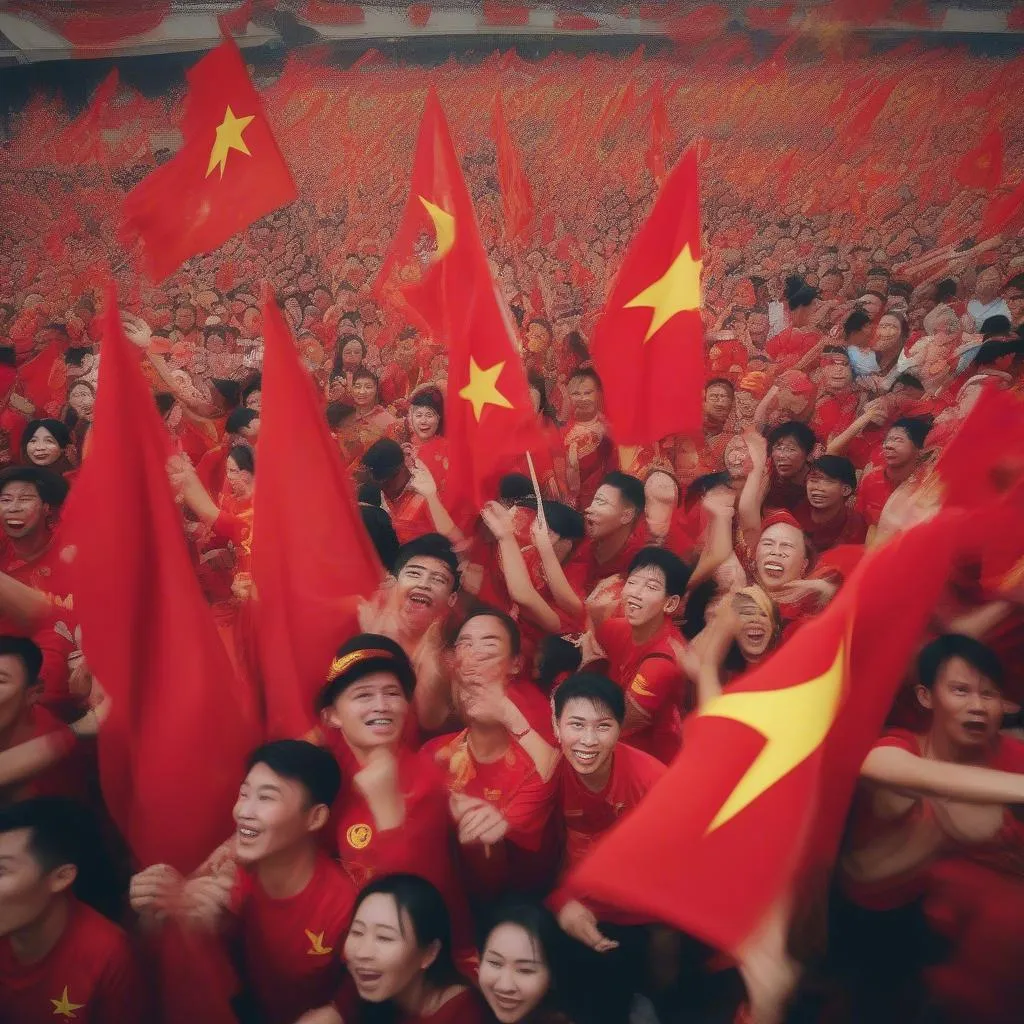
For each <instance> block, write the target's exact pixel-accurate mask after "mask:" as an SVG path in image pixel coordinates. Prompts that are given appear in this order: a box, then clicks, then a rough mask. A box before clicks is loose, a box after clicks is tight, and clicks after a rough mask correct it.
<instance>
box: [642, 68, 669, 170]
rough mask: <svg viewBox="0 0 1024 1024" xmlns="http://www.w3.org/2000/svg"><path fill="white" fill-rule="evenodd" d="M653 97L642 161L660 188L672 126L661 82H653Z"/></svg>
mask: <svg viewBox="0 0 1024 1024" xmlns="http://www.w3.org/2000/svg"><path fill="white" fill-rule="evenodd" d="M653 92H654V98H653V99H652V100H651V132H650V139H649V141H648V143H647V151H646V153H645V154H644V161H645V163H646V164H647V169H648V170H649V171H650V172H651V177H652V178H653V179H654V182H655V184H656V185H657V186H658V187H659V188H660V187H661V186H662V185H663V184H664V183H665V175H666V168H665V157H666V155H667V153H668V150H669V149H670V148H671V146H672V128H671V126H670V125H669V123H668V111H667V110H666V109H665V95H664V93H663V92H662V88H661V82H660V81H658V82H655V83H654V89H653Z"/></svg>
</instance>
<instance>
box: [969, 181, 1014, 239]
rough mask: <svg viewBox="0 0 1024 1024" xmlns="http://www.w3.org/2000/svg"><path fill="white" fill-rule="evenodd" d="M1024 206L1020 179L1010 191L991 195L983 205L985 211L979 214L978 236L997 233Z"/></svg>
mask: <svg viewBox="0 0 1024 1024" xmlns="http://www.w3.org/2000/svg"><path fill="white" fill-rule="evenodd" d="M1022 208H1024V181H1022V182H1021V183H1020V184H1019V185H1018V186H1017V187H1016V188H1015V189H1013V191H1012V192H1007V193H1006V194H1005V195H1001V196H993V197H992V198H991V199H990V200H989V201H988V203H987V204H986V205H985V212H984V213H983V214H982V215H981V230H980V231H979V232H978V237H979V238H991V237H992V236H993V235H996V234H998V233H999V232H1000V231H1002V230H1003V228H1005V227H1006V226H1007V225H1008V224H1010V223H1011V222H1012V221H1013V220H1014V218H1015V217H1016V216H1017V215H1018V214H1019V213H1020V211H1021V209H1022Z"/></svg>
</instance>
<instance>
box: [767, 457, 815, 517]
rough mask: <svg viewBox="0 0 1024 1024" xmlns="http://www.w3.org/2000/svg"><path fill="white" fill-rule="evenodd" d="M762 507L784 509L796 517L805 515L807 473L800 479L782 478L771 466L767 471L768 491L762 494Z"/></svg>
mask: <svg viewBox="0 0 1024 1024" xmlns="http://www.w3.org/2000/svg"><path fill="white" fill-rule="evenodd" d="M764 508H766V509H785V510H786V511H787V512H792V513H793V515H794V516H796V517H797V519H799V518H800V517H801V516H804V515H807V514H808V513H807V474H806V473H805V474H804V475H803V477H802V478H801V479H800V480H790V479H783V478H781V477H780V476H778V474H777V473H776V472H775V467H774V466H772V467H771V469H770V470H769V473H768V493H767V494H766V495H765V496H764Z"/></svg>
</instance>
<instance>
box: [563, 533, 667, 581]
mask: <svg viewBox="0 0 1024 1024" xmlns="http://www.w3.org/2000/svg"><path fill="white" fill-rule="evenodd" d="M650 543H651V534H650V531H649V530H648V529H647V522H646V520H641V521H639V522H638V523H637V524H636V526H634V527H633V532H632V533H631V534H630V535H629V537H628V538H626V543H625V544H623V545H622V547H621V548H619V550H618V551H616V552H615V554H614V555H612V556H611V557H610V558H609V559H607V560H606V561H604V562H599V561H598V560H597V556H596V554H595V552H594V545H593V542H592V541H591V540H590V538H589V537H585V538H584V539H583V540H582V541H580V543H579V545H578V546H577V548H576V550H575V551H574V552H573V553H572V555H571V556H570V557H569V558H568V559H567V560H566V562H565V564H564V566H563V568H564V569H565V578H566V579H567V580H568V581H569V583H570V584H572V587H573V589H574V590H575V591H576V592H577V593H578V594H579V595H580V596H581V597H586V596H587V595H588V594H589V593H590V592H591V591H592V590H593V589H594V587H596V586H597V585H598V583H600V582H601V580H603V579H605V578H606V577H608V576H622V577H623V578H625V575H626V572H627V571H628V570H629V563H630V562H632V561H633V559H634V557H635V556H636V553H637V552H638V551H639V550H640V549H641V548H645V547H647V545H648V544H650Z"/></svg>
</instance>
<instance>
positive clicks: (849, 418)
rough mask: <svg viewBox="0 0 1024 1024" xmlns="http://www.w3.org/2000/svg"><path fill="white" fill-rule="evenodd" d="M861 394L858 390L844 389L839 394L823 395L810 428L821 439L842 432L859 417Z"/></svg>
mask: <svg viewBox="0 0 1024 1024" xmlns="http://www.w3.org/2000/svg"><path fill="white" fill-rule="evenodd" d="M859 402H860V396H859V395H858V394H857V392H856V391H843V392H841V393H840V394H838V395H829V394H825V395H822V396H821V397H820V398H819V399H818V402H817V404H816V405H815V407H814V415H813V416H812V417H811V422H810V428H811V430H813V431H814V436H815V437H817V438H818V439H819V440H820V441H828V440H829V439H830V438H832V437H834V436H836V435H838V434H841V433H842V432H843V431H844V430H846V429H848V428H849V426H850V424H852V423H853V421H854V420H855V419H856V418H857V406H858V404H859Z"/></svg>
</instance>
